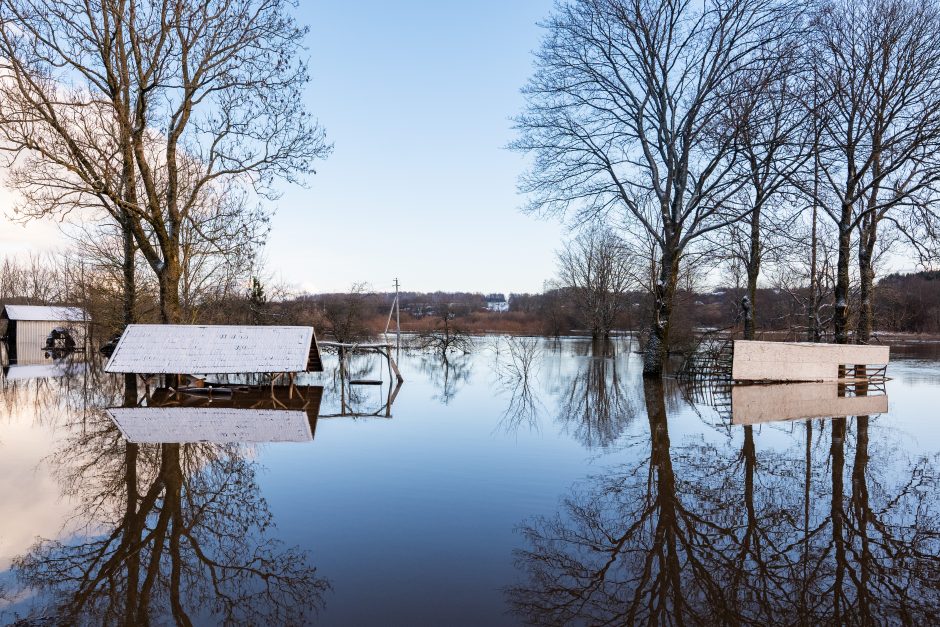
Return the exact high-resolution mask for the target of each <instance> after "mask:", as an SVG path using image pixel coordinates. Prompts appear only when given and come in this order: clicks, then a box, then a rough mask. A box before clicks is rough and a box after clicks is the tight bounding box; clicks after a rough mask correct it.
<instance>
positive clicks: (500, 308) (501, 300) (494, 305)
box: [484, 294, 509, 313]
mask: <svg viewBox="0 0 940 627" xmlns="http://www.w3.org/2000/svg"><path fill="white" fill-rule="evenodd" d="M484 300H485V301H486V308H487V310H488V311H497V312H500V313H502V312H506V311H509V301H508V300H506V295H505V294H487V295H486V296H485V297H484Z"/></svg>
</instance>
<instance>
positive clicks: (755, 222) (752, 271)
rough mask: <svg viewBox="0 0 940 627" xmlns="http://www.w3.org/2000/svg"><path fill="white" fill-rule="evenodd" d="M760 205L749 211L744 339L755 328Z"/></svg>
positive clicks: (749, 336) (758, 272)
mask: <svg viewBox="0 0 940 627" xmlns="http://www.w3.org/2000/svg"><path fill="white" fill-rule="evenodd" d="M760 235H761V233H760V205H757V206H755V207H754V211H753V213H751V245H750V251H748V261H747V298H748V305H749V306H748V307H747V308H745V310H744V339H745V340H753V339H754V336H755V333H756V328H757V314H756V313H755V311H756V309H757V277H758V276H759V275H760V257H761V250H760Z"/></svg>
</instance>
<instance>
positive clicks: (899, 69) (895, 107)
mask: <svg viewBox="0 0 940 627" xmlns="http://www.w3.org/2000/svg"><path fill="white" fill-rule="evenodd" d="M815 26H816V28H815V29H814V30H815V36H814V39H815V41H814V45H813V53H812V58H811V61H812V63H813V65H814V67H815V68H816V71H817V72H818V74H819V78H820V80H819V88H820V89H822V90H823V94H824V97H823V98H821V99H820V106H819V109H818V111H817V114H818V115H819V117H820V130H821V139H822V146H821V149H822V151H823V158H822V159H821V167H822V172H823V176H822V181H823V184H824V185H825V186H826V187H827V188H828V190H829V191H831V193H832V194H833V195H834V196H835V199H836V201H837V204H833V205H822V207H823V209H824V214H825V215H827V216H828V217H829V218H830V219H831V220H832V221H833V223H835V224H836V226H837V228H838V232H839V233H838V235H839V247H838V253H839V254H838V261H837V273H836V286H835V316H834V328H835V341H836V342H838V343H847V342H848V341H849V323H850V322H849V321H850V315H849V289H850V281H851V277H850V269H849V266H850V262H851V253H852V251H851V245H852V237H853V234H854V233H855V232H856V231H857V230H858V231H859V235H860V241H859V249H858V253H859V259H858V263H859V271H860V275H861V276H860V281H861V286H860V303H859V316H860V321H859V324H858V330H859V335H858V338H857V339H858V341H860V342H863V343H864V342H867V341H868V337H869V335H870V333H871V328H872V321H871V291H872V288H873V285H874V269H873V266H872V262H873V259H872V256H873V253H874V249H875V244H876V242H877V233H878V224H879V223H880V222H881V221H882V220H884V219H893V218H892V217H891V214H892V213H893V212H895V210H897V209H898V208H901V207H905V206H908V205H910V204H912V203H916V202H918V199H919V198H920V197H921V196H922V195H923V194H924V193H925V192H926V190H927V189H928V188H929V187H930V186H931V185H932V184H933V183H935V182H936V181H937V180H938V177H940V168H938V162H937V160H936V159H935V158H934V154H935V152H936V150H937V148H938V147H940V89H938V86H940V45H938V43H937V41H936V33H937V31H938V30H940V10H938V7H937V5H936V4H935V3H933V2H930V1H929V0H889V1H888V2H881V1H880V0H858V1H856V0H835V1H831V2H826V3H824V4H823V5H822V6H821V7H820V9H819V10H818V12H817V15H816V19H815Z"/></svg>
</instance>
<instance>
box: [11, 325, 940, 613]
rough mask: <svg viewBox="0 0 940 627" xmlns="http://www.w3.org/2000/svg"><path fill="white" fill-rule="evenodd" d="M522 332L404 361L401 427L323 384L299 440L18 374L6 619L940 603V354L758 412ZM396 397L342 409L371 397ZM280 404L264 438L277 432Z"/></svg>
mask: <svg viewBox="0 0 940 627" xmlns="http://www.w3.org/2000/svg"><path fill="white" fill-rule="evenodd" d="M524 344H525V345H524V346H523V345H517V346H516V349H517V350H516V352H515V354H514V353H513V352H512V351H510V345H509V343H508V342H507V341H506V340H505V339H504V340H498V339H496V338H487V339H481V340H479V342H478V350H477V351H476V352H475V353H474V354H473V355H470V356H466V357H453V358H451V359H450V361H449V363H447V364H444V363H443V362H442V361H441V360H440V359H437V358H435V357H433V356H430V355H422V354H409V355H403V356H402V359H401V370H402V373H403V375H404V377H405V379H406V382H405V384H404V385H403V386H402V387H401V389H400V390H399V393H398V395H397V397H396V398H395V401H394V405H393V406H392V410H391V414H392V415H391V417H390V418H386V417H384V416H382V415H380V416H377V417H368V418H350V417H326V416H328V415H330V414H337V413H340V410H341V398H340V390H339V387H338V385H337V382H336V380H335V378H334V377H333V376H332V375H331V374H330V373H326V374H324V375H318V376H317V377H310V378H309V379H308V380H306V381H304V383H307V384H314V385H322V386H323V387H324V390H323V397H322V404H321V406H320V411H319V413H320V418H319V419H318V420H316V422H315V424H314V425H313V426H314V427H315V428H314V430H313V435H314V438H313V439H312V441H305V442H267V443H247V442H238V443H230V444H212V443H208V442H203V443H187V444H177V443H176V442H179V441H180V440H182V439H186V437H187V436H186V434H183V433H182V432H180V431H179V430H178V429H177V428H176V427H173V425H172V422H171V421H168V420H169V419H166V420H164V422H163V423H159V421H160V420H161V417H160V415H158V414H156V413H152V414H145V415H144V419H145V420H149V421H150V424H159V425H161V426H159V428H157V431H156V432H155V433H156V435H154V433H151V434H150V437H151V439H153V438H156V441H162V440H161V437H165V442H166V443H163V444H159V443H146V444H145V443H141V444H134V443H129V442H128V440H127V439H125V437H124V435H123V434H122V431H121V430H119V428H118V427H117V425H116V424H115V421H114V419H113V418H112V417H113V416H115V415H122V414H115V413H114V412H109V411H107V410H108V408H115V407H121V406H122V405H123V406H131V405H135V404H138V401H139V399H140V398H142V397H144V396H146V394H147V390H145V389H143V388H141V389H139V390H138V391H137V394H136V396H134V395H125V390H124V386H123V379H116V378H112V377H109V376H107V375H104V374H102V373H101V372H100V366H99V365H94V364H92V365H89V366H87V368H86V367H85V366H84V365H83V364H76V365H73V366H71V367H70V368H69V369H68V370H69V372H68V376H48V375H51V374H59V375H61V374H62V372H61V371H59V372H56V371H55V369H52V368H46V369H43V368H41V367H40V368H37V367H25V368H24V367H22V366H19V367H17V366H14V367H12V368H10V369H9V370H7V371H6V372H5V376H4V379H3V382H2V397H0V404H2V407H0V622H2V623H10V622H15V621H17V620H21V621H22V623H21V624H24V625H26V624H29V625H33V624H36V625H38V624H42V625H47V624H60V623H76V622H77V623H79V624H94V625H97V624H118V623H122V622H127V623H131V624H134V623H141V622H144V619H145V618H146V619H149V621H150V622H151V623H152V624H174V623H176V624H188V623H192V624H216V623H225V622H229V623H233V624H303V623H316V624H324V625H513V624H520V623H540V624H541V623H544V624H611V625H619V624H646V623H650V622H657V623H687V624H761V625H764V624H805V625H816V624H839V623H849V624H858V623H865V624H870V623H874V624H883V623H897V624H927V623H930V622H932V621H934V620H935V618H936V616H937V615H938V611H940V557H938V554H940V491H938V481H940V475H938V473H940V410H938V408H940V362H938V361H937V359H938V357H940V347H938V346H937V345H927V344H911V345H908V346H901V347H897V348H896V349H894V351H893V355H892V357H893V362H892V364H891V367H890V368H889V375H890V376H891V377H893V378H892V380H891V381H889V382H888V383H887V385H886V388H885V390H884V392H886V394H887V397H888V398H887V405H888V407H889V411H888V412H886V413H879V414H872V415H869V416H848V417H836V418H832V417H826V418H816V419H812V420H785V421H762V422H759V423H756V424H752V425H741V424H737V423H738V422H740V418H741V414H740V413H737V414H735V415H734V416H733V415H732V407H731V405H730V395H729V392H728V390H721V389H702V388H698V389H696V388H690V387H689V386H683V385H679V384H677V383H676V382H675V381H670V380H667V381H665V382H663V383H662V384H655V383H646V384H644V382H643V380H642V378H641V377H640V370H641V363H640V361H639V356H638V355H636V354H634V353H633V352H631V348H632V346H631V345H630V343H629V341H627V340H622V341H620V342H618V343H617V344H616V346H615V347H613V348H605V347H596V348H593V349H592V347H591V344H590V342H586V341H583V340H575V339H570V340H562V341H560V342H550V341H537V342H536V341H535V340H532V341H528V343H525V342H524ZM520 351H521V353H523V354H522V355H520V354H519V353H520ZM354 365H355V367H356V370H357V374H356V376H362V377H366V376H369V377H375V376H377V373H379V372H382V374H383V376H384V378H385V381H386V382H387V381H388V374H387V373H386V372H384V371H383V369H382V368H381V367H379V366H380V364H378V363H377V362H375V361H372V360H369V359H359V360H357V361H356V362H355V363H354ZM328 366H329V364H328ZM328 370H329V367H328ZM370 370H371V374H369V372H370ZM152 392H153V391H152V390H151V393H152ZM388 393H389V389H388V385H387V383H386V385H384V386H382V387H377V386H375V387H374V386H368V387H367V386H362V387H359V388H357V389H356V390H355V393H354V396H353V398H352V399H346V400H347V401H349V402H350V403H351V404H352V406H353V407H354V408H355V409H356V410H357V411H361V412H373V411H375V412H378V413H380V414H381V409H382V406H383V403H384V402H385V400H386V399H387V395H388ZM868 393H869V394H870V395H872V396H878V395H881V394H882V391H881V390H870V391H869V392H868ZM791 396H793V395H790V394H789V393H788V394H787V395H785V396H784V397H781V396H780V395H779V394H778V395H774V394H771V393H769V392H768V395H767V396H766V398H768V399H776V400H771V401H770V402H772V403H780V409H779V412H780V415H781V416H783V415H787V411H789V410H788V409H787V408H786V407H784V404H785V403H781V401H780V399H781V398H789V397H791ZM833 399H835V394H833ZM833 399H828V400H827V401H826V402H834V401H833ZM843 400H844V399H843ZM863 400H865V399H863ZM883 400H884V399H881V401H883ZM881 401H878V400H877V399H876V401H875V402H876V403H877V402H881ZM735 402H736V403H737V402H738V401H737V400H736V401H735ZM840 402H841V401H840ZM143 404H145V405H146V404H147V402H144V403H143ZM832 407H833V406H832V405H831V404H830V405H825V408H827V411H830V412H831V411H833V410H832ZM735 408H736V409H735V411H737V408H738V405H736V406H735ZM288 409H289V408H288ZM150 411H151V412H158V411H159V410H156V409H153V408H151V409H150ZM243 411H245V410H243ZM770 411H771V413H772V412H774V411H778V410H777V409H775V408H774V407H771V409H770ZM866 411H868V410H866ZM765 413H766V412H765ZM241 415H242V416H244V415H245V414H241ZM277 415H280V414H277ZM285 415H286V414H285ZM291 415H293V416H296V415H297V413H296V412H295V413H293V414H291ZM271 416H272V414H271V413H270V412H268V413H259V414H257V417H256V419H255V423H252V425H251V429H257V432H255V431H252V433H253V434H254V436H255V437H254V439H261V440H263V439H267V440H272V439H278V434H279V433H281V434H282V435H283V433H286V431H284V427H283V423H279V422H277V421H276V420H274V421H273V422H271V421H272V420H273V419H272V418H271ZM266 421H267V422H266ZM258 425H261V426H258ZM278 425H281V426H278ZM293 428H301V430H303V429H304V428H305V427H304V426H303V424H301V425H300V427H298V424H297V423H294V424H293ZM160 429H163V431H160ZM174 429H176V430H174ZM279 429H281V431H279ZM239 433H244V431H240V432H239ZM161 434H165V436H164V435H161ZM129 436H133V434H129ZM132 439H135V438H134V437H132ZM243 439H246V438H243ZM300 439H303V438H300Z"/></svg>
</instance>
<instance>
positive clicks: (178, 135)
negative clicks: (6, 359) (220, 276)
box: [0, 0, 330, 322]
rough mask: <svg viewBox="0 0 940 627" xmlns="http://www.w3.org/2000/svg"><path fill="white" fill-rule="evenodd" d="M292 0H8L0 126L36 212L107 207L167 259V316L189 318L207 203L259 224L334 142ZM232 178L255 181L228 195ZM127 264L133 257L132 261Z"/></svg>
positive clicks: (163, 287) (0, 16)
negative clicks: (195, 245)
mask: <svg viewBox="0 0 940 627" xmlns="http://www.w3.org/2000/svg"><path fill="white" fill-rule="evenodd" d="M290 9H291V2H290V1H289V0H237V1H235V2H230V1H228V0H207V2H203V3H199V4H193V3H189V2H181V1H176V2H155V1H153V0H144V1H143V2H136V1H134V0H113V1H112V0H102V1H100V2H93V3H87V2H81V1H79V0H6V1H4V2H3V3H2V4H0V58H2V62H0V69H2V73H3V76H2V77H0V78H2V80H0V133H2V142H0V143H2V148H3V149H5V150H6V151H7V154H8V155H9V156H10V165H12V166H13V170H14V173H15V175H14V177H13V182H14V187H15V188H16V189H17V190H18V191H20V192H21V193H24V194H25V195H26V198H27V200H28V201H30V202H29V204H28V205H27V206H26V207H24V208H25V209H26V210H27V211H29V212H31V213H33V214H34V215H59V216H61V215H62V214H64V213H68V212H69V211H74V210H76V209H86V210H87V209H92V210H96V211H101V210H104V211H105V212H106V213H107V214H108V215H109V216H110V217H111V218H112V219H113V220H115V222H117V223H118V224H119V225H121V227H122V230H123V232H124V234H125V238H124V241H125V245H126V246H127V247H128V253H129V254H130V253H132V252H133V251H132V250H130V249H131V248H132V247H134V246H136V247H137V248H138V249H139V251H140V253H141V254H142V255H143V257H144V258H145V259H146V260H147V263H148V264H149V266H150V267H151V268H152V269H153V271H154V273H155V274H156V277H157V281H158V285H159V290H160V305H161V318H162V320H163V321H164V322H180V321H181V320H182V317H183V313H182V311H181V304H180V283H181V281H182V280H183V274H184V266H183V256H184V254H185V253H184V250H183V248H184V242H183V239H182V238H183V234H184V232H185V230H186V227H187V224H188V225H190V226H192V227H193V228H195V229H197V232H198V233H199V236H200V237H201V238H202V239H203V240H205V241H206V242H211V243H212V244H217V245H219V247H221V248H224V247H225V246H227V245H228V244H227V243H221V242H223V236H222V234H221V233H219V232H216V231H210V230H208V229H205V228H203V226H200V224H201V222H200V220H199V219H196V218H195V214H196V213H198V212H199V211H201V210H205V209H206V208H212V209H219V210H221V211H223V212H226V215H227V220H226V224H229V225H231V226H232V227H233V228H236V229H239V228H242V227H244V226H247V227H248V229H249V231H250V230H251V229H252V226H251V225H250V224H248V221H249V220H251V219H253V216H256V214H255V212H254V209H253V205H254V203H255V201H254V200H252V199H253V198H261V199H270V198H272V197H274V196H276V192H275V188H274V183H275V181H276V180H279V179H281V180H287V181H298V180H300V179H301V178H302V177H303V175H305V174H308V173H311V172H313V161H314V160H316V159H319V158H323V157H325V156H326V155H327V154H328V152H329V150H330V146H329V144H327V143H326V142H325V139H324V134H323V130H322V129H321V127H320V126H319V125H318V124H317V123H316V121H315V120H314V119H313V118H312V117H311V116H310V114H309V113H307V112H306V111H305V107H304V105H303V101H302V96H303V90H304V87H305V86H306V84H307V82H308V75H307V71H306V66H305V64H304V63H303V62H301V61H300V60H299V59H298V53H299V51H300V49H301V44H302V38H303V36H304V34H305V30H304V29H303V28H300V27H298V26H297V25H296V23H295V21H294V20H293V18H292V17H291V16H290V13H289V12H290ZM232 186H234V187H237V188H239V189H241V190H243V191H247V192H250V193H245V194H236V195H235V196H230V197H229V201H231V202H233V203H234V204H228V205H226V204H224V203H223V204H217V202H216V201H217V200H218V199H219V197H220V195H221V194H224V193H225V192H226V190H228V189H230V188H231V187H232ZM128 267H130V265H129V266H128Z"/></svg>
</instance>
